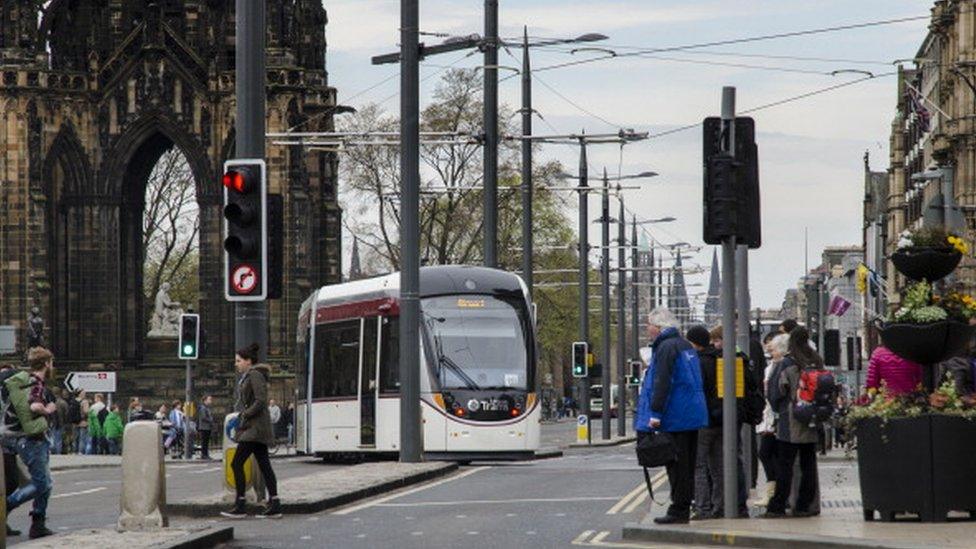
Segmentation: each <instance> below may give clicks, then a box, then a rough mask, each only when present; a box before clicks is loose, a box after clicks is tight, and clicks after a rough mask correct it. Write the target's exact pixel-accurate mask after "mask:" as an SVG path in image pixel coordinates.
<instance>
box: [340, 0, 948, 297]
mask: <svg viewBox="0 0 976 549" xmlns="http://www.w3.org/2000/svg"><path fill="white" fill-rule="evenodd" d="M323 3H324V5H325V7H326V10H327V11H328V15H329V24H328V27H327V28H326V36H327V39H328V41H329V50H328V57H327V66H328V70H329V79H330V84H331V85H332V86H334V87H336V88H337V90H338V98H339V102H340V103H342V104H348V105H352V106H356V107H360V106H362V105H364V104H367V103H380V104H382V105H383V106H385V107H386V108H387V110H389V111H390V112H392V113H395V112H396V111H397V109H398V96H397V91H398V79H397V78H395V76H394V75H396V74H397V71H398V67H396V66H392V65H388V66H379V67H376V66H372V65H371V64H370V62H369V59H370V57H371V56H373V55H376V54H381V53H389V52H392V51H396V49H397V47H398V46H397V44H398V32H399V31H398V23H399V4H400V2H399V1H398V0H323ZM499 3H500V27H501V35H502V37H508V38H511V39H514V38H515V37H517V36H521V33H522V28H523V25H525V26H527V27H528V32H529V35H530V36H532V37H575V36H579V35H581V34H584V33H590V32H598V33H602V34H604V35H607V36H608V37H609V39H608V40H606V41H604V42H602V43H600V47H605V48H610V49H613V50H614V51H616V52H618V53H623V52H627V51H633V48H667V47H674V46H686V45H691V44H699V43H705V42H709V43H710V42H714V41H722V40H729V39H739V38H747V37H754V36H762V35H769V34H778V33H785V32H792V31H803V30H808V29H817V28H825V27H835V26H843V25H850V24H858V23H867V22H873V21H881V20H889V19H898V18H904V17H916V16H926V15H928V14H929V13H930V9H931V6H932V4H933V3H932V1H930V0H857V1H856V2H852V1H850V0H734V1H728V0H726V1H712V0H655V1H653V2H652V1H649V0H500V2H499ZM482 9H483V2H480V1H477V0H422V1H421V30H422V31H424V32H430V33H438V34H443V35H450V36H457V35H468V34H471V33H481V32H482V31H483V28H482V26H483V11H482ZM926 28H927V21H925V20H916V21H910V22H904V23H898V24H891V25H882V26H874V27H869V28H860V29H856V30H845V31H839V32H832V33H826V34H815V35H807V36H799V37H790V38H781V39H775V40H764V41H756V42H750V43H742V44H732V45H723V46H712V47H708V48H701V49H696V50H685V51H672V52H667V53H660V54H658V56H659V57H668V58H669V59H652V58H647V57H625V58H616V59H606V60H600V61H595V62H590V63H586V64H580V65H576V66H571V67H564V68H558V69H552V70H539V69H541V68H544V67H546V66H549V65H555V64H559V63H565V62H568V61H574V60H579V59H586V58H596V57H606V54H604V53H600V52H593V51H589V52H577V53H575V54H571V53H570V52H569V51H568V49H563V51H551V50H550V51H544V50H542V49H540V50H533V52H532V65H533V70H534V71H535V72H534V74H533V77H534V79H535V84H534V87H533V103H534V105H533V106H534V107H535V108H536V109H537V110H538V111H539V112H540V114H541V116H542V118H543V120H540V119H538V118H537V119H536V121H535V128H536V130H535V131H536V133H550V134H551V133H559V134H564V133H576V132H579V131H580V130H585V131H586V132H587V133H606V132H616V131H617V130H618V129H619V128H634V129H635V130H638V131H647V132H650V133H651V134H655V133H660V132H663V131H667V130H671V129H675V128H679V127H683V126H687V125H692V124H695V125H699V124H700V122H701V121H702V119H703V118H705V117H706V116H716V115H718V114H719V112H720V107H721V90H722V87H723V86H734V87H735V88H736V90H737V92H736V94H737V111H740V112H741V111H743V110H746V109H749V108H752V107H756V106H761V105H766V104H768V103H772V102H776V101H779V100H782V99H787V98H790V97H794V96H797V95H801V94H805V93H807V92H812V91H815V90H818V89H822V88H826V87H829V86H834V85H837V84H841V83H844V82H849V81H853V80H858V79H864V78H865V74H863V73H859V72H858V73H856V72H851V71H852V70H858V71H869V72H871V73H872V74H874V75H876V77H875V78H872V79H866V80H865V81H864V82H860V83H857V84H854V85H850V86H846V87H843V88H841V89H837V90H834V91H831V92H829V93H823V94H819V95H816V96H813V97H809V98H806V99H803V100H798V101H794V102H790V103H787V104H784V105H780V106H777V107H772V108H768V109H763V110H761V111H758V112H755V113H752V114H751V116H753V117H754V118H755V120H756V128H757V143H758V145H759V158H760V182H761V193H762V198H761V200H762V222H763V246H762V248H761V249H759V250H755V251H753V252H752V253H751V254H750V282H751V289H752V306H753V307H773V308H778V307H779V306H780V305H781V304H782V301H783V295H784V293H785V291H786V290H787V289H788V288H793V287H796V284H797V280H798V279H799V277H801V276H802V275H803V272H804V264H805V258H804V237H803V235H804V229H805V228H808V231H809V250H810V252H809V263H810V264H811V265H813V264H815V263H818V262H819V257H820V251H821V250H822V249H823V248H824V246H836V245H851V244H854V245H860V243H861V200H862V193H863V170H864V167H863V166H864V164H863V157H864V153H865V152H868V153H869V154H870V163H871V168H872V169H873V170H880V171H883V170H886V169H887V167H888V138H889V135H890V128H891V120H892V118H893V116H894V110H895V105H896V102H897V98H896V92H895V85H896V80H895V77H894V76H893V75H889V76H882V75H884V74H889V73H893V72H894V71H895V70H896V69H897V67H896V65H894V64H893V62H894V61H896V60H904V59H906V58H907V59H910V58H912V57H914V55H915V53H916V52H917V50H918V48H919V46H920V44H921V42H922V40H923V39H924V38H925V34H926V32H927V31H926ZM443 39H444V38H443V37H439V36H426V37H422V40H424V41H427V42H428V43H438V42H439V41H441V40H443ZM511 53H512V54H513V55H514V56H516V57H518V56H520V50H517V49H512V51H511ZM756 55H760V56H782V57H790V58H791V59H783V58H776V59H770V58H766V57H754V56H756ZM516 57H511V56H509V54H508V53H507V52H505V51H502V52H501V53H500V61H499V62H500V64H501V65H513V66H518V65H519V64H520V59H517V58H516ZM796 57H802V58H817V59H820V60H817V61H811V60H809V59H792V58H796ZM703 61H704V62H705V63H715V62H719V63H725V64H727V65H713V64H703V63H702V62H703ZM482 62H483V59H482V57H481V56H480V55H473V56H469V57H465V54H464V53H463V52H461V53H452V54H444V55H441V56H438V57H436V58H431V59H429V60H427V61H426V63H425V65H424V66H423V67H422V69H421V78H422V79H426V80H423V82H422V89H421V101H422V102H425V101H427V100H428V99H429V97H430V92H431V91H432V89H433V86H434V85H435V84H436V82H437V77H438V76H439V75H440V74H442V73H443V71H444V70H445V68H446V67H448V66H456V67H475V66H478V65H479V64H481V63H482ZM728 65H737V66H728ZM741 65H749V66H748V67H744V66H741ZM908 66H910V63H909V65H908ZM756 67H765V68H756ZM833 71H842V72H840V73H839V74H835V75H832V74H830V73H831V72H833ZM500 74H501V75H502V76H503V77H504V76H505V75H506V71H501V72H500ZM384 79H388V80H387V81H386V82H383V80H384ZM381 82H382V83H381ZM549 88H554V89H556V90H558V92H559V94H556V93H553V92H552V91H551V90H550V89H549ZM519 92H520V88H519V80H518V78H512V79H509V80H507V81H504V82H502V83H501V85H500V95H501V101H502V103H507V104H508V105H513V106H517V105H518V103H519ZM560 95H562V96H563V97H560ZM701 147H702V145H701V130H700V129H699V127H695V128H693V129H690V130H686V131H680V132H676V133H672V134H669V135H665V136H661V137H658V138H653V139H649V140H647V141H645V142H642V143H638V144H632V145H628V146H627V147H625V148H624V150H623V153H622V154H621V151H620V149H619V148H618V147H616V146H613V145H610V146H607V145H604V146H593V147H590V149H589V151H588V156H589V163H590V166H591V175H592V174H593V173H594V171H602V169H603V168H604V167H606V168H607V169H608V170H609V171H610V173H611V174H616V173H623V174H633V173H639V172H644V171H648V170H651V171H655V172H658V173H659V174H660V176H659V177H656V178H654V179H650V180H647V181H646V182H643V183H640V186H641V188H640V189H636V190H628V191H625V192H626V195H625V202H626V205H627V208H628V209H629V210H631V211H633V212H635V213H636V214H637V216H638V218H643V219H651V218H659V217H664V216H672V217H675V218H677V221H675V222H673V223H669V224H666V225H664V224H662V225H652V226H650V230H651V233H652V234H653V236H654V238H655V239H656V240H658V241H660V242H664V243H668V242H678V241H684V242H689V243H692V244H695V245H702V244H703V242H702V175H701V171H702V170H701V162H702V159H701ZM536 158H537V161H539V162H542V161H545V160H550V159H554V160H559V161H562V162H563V163H564V164H565V165H566V166H567V168H568V169H569V170H570V171H571V172H575V170H576V167H577V166H578V163H579V159H578V148H577V147H570V146H566V145H547V146H545V147H544V148H543V150H542V151H540V152H539V153H537V156H536ZM340 161H341V159H340ZM340 184H341V182H340ZM591 200H592V202H591V205H590V211H591V213H593V212H597V214H596V215H594V217H596V216H597V215H598V211H599V209H598V207H599V198H598V197H596V196H594V197H591ZM612 207H613V208H615V207H616V206H615V205H614V206H612ZM571 215H573V216H575V212H571ZM590 234H591V238H592V239H593V240H592V243H593V244H598V242H597V241H596V239H597V238H599V232H598V231H591V232H590ZM628 234H629V233H628ZM345 240H349V241H351V239H345ZM711 257H712V248H711V247H707V246H706V247H703V248H702V249H701V250H700V251H699V252H697V253H696V254H694V257H693V258H692V263H698V264H701V265H704V266H706V267H707V266H709V265H710V264H711ZM707 276H708V275H707V273H705V274H701V275H691V276H689V277H688V281H689V283H700V284H704V283H706V282H707ZM703 289H704V288H701V287H692V288H690V291H691V292H692V293H694V292H696V291H702V290H703Z"/></svg>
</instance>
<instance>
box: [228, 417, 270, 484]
mask: <svg viewBox="0 0 976 549" xmlns="http://www.w3.org/2000/svg"><path fill="white" fill-rule="evenodd" d="M237 416H238V414H237V413H233V414H227V416H226V417H225V418H224V451H223V463H224V498H223V499H224V502H225V503H233V502H234V498H236V497H237V491H236V489H235V487H234V471H233V470H232V469H231V466H230V465H231V463H232V462H233V461H234V454H235V452H237V441H236V440H234V439H235V438H236V437H237V434H236V431H237ZM264 494H265V487H264V479H263V478H261V472H260V470H259V469H258V466H257V462H255V461H254V458H253V457H251V458H249V459H248V460H247V463H246V464H244V497H245V498H247V502H248V503H254V502H257V501H263V500H264V499H265V496H264Z"/></svg>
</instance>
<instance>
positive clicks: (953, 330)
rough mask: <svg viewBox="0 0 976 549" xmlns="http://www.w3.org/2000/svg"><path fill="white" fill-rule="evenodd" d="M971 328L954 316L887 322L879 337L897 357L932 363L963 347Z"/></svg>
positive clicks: (950, 355) (953, 354) (957, 351)
mask: <svg viewBox="0 0 976 549" xmlns="http://www.w3.org/2000/svg"><path fill="white" fill-rule="evenodd" d="M972 330H973V327H972V326H969V325H968V324H964V323H962V322H958V321H955V320H943V321H941V322H933V323H931V324H908V323H891V324H887V325H885V326H884V327H883V328H881V341H882V342H883V343H884V345H885V347H887V348H889V349H891V352H893V353H895V354H896V355H898V356H900V357H903V358H907V359H908V360H912V361H915V362H918V363H919V364H935V363H937V362H942V361H943V360H945V359H947V358H950V357H952V356H955V355H956V354H957V353H959V352H960V351H962V350H964V349H965V348H966V345H967V343H968V340H969V338H970V337H971V335H972Z"/></svg>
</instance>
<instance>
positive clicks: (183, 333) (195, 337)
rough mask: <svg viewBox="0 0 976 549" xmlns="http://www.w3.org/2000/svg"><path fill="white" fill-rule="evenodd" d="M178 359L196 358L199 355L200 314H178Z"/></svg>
mask: <svg viewBox="0 0 976 549" xmlns="http://www.w3.org/2000/svg"><path fill="white" fill-rule="evenodd" d="M178 354H179V358H180V360H196V359H197V358H199V357H200V315H198V314H182V315H180V342H179V353H178Z"/></svg>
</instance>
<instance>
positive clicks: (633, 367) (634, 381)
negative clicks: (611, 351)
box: [627, 360, 644, 387]
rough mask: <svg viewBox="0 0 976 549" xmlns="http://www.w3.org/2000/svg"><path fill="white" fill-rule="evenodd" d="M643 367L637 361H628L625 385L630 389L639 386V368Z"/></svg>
mask: <svg viewBox="0 0 976 549" xmlns="http://www.w3.org/2000/svg"><path fill="white" fill-rule="evenodd" d="M643 366H644V365H643V364H642V363H641V361H639V360H631V361H630V377H629V378H628V379H627V385H629V386H631V387H637V386H638V385H640V380H641V368H642V367H643Z"/></svg>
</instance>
